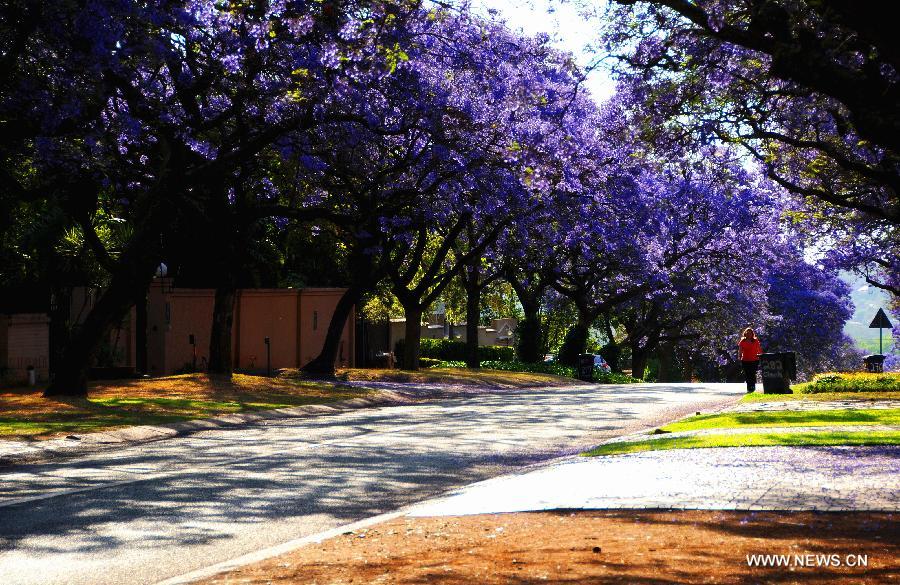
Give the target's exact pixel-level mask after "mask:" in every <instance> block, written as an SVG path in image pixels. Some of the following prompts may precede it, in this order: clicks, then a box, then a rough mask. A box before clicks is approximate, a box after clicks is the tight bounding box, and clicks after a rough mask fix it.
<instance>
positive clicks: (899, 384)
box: [796, 372, 900, 394]
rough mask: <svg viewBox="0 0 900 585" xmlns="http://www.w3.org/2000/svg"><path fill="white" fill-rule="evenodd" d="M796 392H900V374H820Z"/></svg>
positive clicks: (799, 386)
mask: <svg viewBox="0 0 900 585" xmlns="http://www.w3.org/2000/svg"><path fill="white" fill-rule="evenodd" d="M796 390H797V391H798V392H800V393H802V394H819V393H821V392H900V374H898V373H884V374H870V373H868V372H852V373H845V374H836V373H833V372H828V373H825V374H818V375H816V376H814V377H813V379H812V381H810V382H808V383H806V384H800V385H798V386H797V387H796Z"/></svg>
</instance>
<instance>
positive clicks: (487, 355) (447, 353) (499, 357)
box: [419, 339, 516, 361]
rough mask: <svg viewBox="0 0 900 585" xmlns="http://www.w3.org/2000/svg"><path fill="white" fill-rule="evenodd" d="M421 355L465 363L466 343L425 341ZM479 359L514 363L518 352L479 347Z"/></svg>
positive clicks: (450, 340)
mask: <svg viewBox="0 0 900 585" xmlns="http://www.w3.org/2000/svg"><path fill="white" fill-rule="evenodd" d="M419 355H420V356H422V357H425V358H432V359H437V360H442V361H465V359H466V342H465V341H461V340H459V339H423V340H422V343H421V345H420V346H419ZM478 359H479V360H481V361H512V360H514V359H516V351H515V349H513V348H512V347H504V346H500V345H487V346H479V348H478Z"/></svg>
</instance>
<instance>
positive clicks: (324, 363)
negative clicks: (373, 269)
mask: <svg viewBox="0 0 900 585" xmlns="http://www.w3.org/2000/svg"><path fill="white" fill-rule="evenodd" d="M363 292H364V289H363V287H362V286H360V285H351V286H350V288H348V289H347V290H346V291H344V294H343V295H342V296H341V299H340V300H339V301H338V303H337V305H336V306H335V308H334V313H332V315H331V321H329V323H328V333H327V334H326V335H325V343H324V345H323V346H322V351H320V352H319V355H318V356H316V357H315V359H313V360H312V361H311V362H309V363H308V364H306V365H305V366H303V368H302V370H303V371H304V372H305V373H307V374H309V375H310V376H313V377H317V378H334V362H335V361H336V360H337V357H338V351H339V350H340V346H341V335H342V334H343V332H344V326H345V325H346V324H347V318H348V317H350V313H351V312H352V311H353V307H354V306H355V305H356V304H358V303H359V301H360V299H362V295H363Z"/></svg>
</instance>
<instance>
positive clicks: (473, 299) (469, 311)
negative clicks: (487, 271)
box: [465, 267, 481, 368]
mask: <svg viewBox="0 0 900 585" xmlns="http://www.w3.org/2000/svg"><path fill="white" fill-rule="evenodd" d="M465 283H466V367H467V368H480V367H481V360H479V359H478V322H479V321H480V320H481V287H479V286H478V268H477V267H473V268H470V273H469V274H468V275H467V278H466V279H465Z"/></svg>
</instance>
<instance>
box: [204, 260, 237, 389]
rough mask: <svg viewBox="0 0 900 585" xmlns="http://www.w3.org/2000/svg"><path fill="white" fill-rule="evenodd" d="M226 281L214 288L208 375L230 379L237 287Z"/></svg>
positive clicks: (232, 367)
mask: <svg viewBox="0 0 900 585" xmlns="http://www.w3.org/2000/svg"><path fill="white" fill-rule="evenodd" d="M228 280H229V282H227V283H225V284H222V285H220V286H219V287H218V288H216V298H215V304H214V305H213V319H212V328H211V329H210V334H209V373H210V374H213V375H218V376H224V377H226V378H228V379H230V378H231V374H232V372H233V370H234V364H233V363H232V356H233V353H232V347H231V331H232V328H233V326H234V307H235V301H236V300H237V287H236V286H235V283H234V281H233V280H232V279H230V278H229V279H228Z"/></svg>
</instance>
